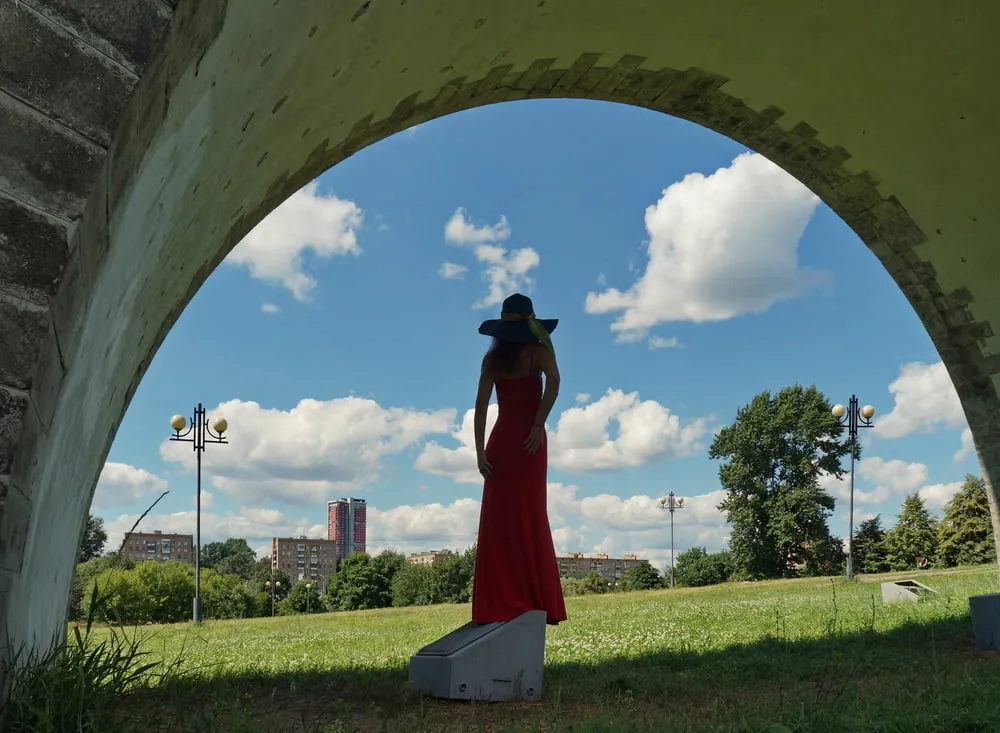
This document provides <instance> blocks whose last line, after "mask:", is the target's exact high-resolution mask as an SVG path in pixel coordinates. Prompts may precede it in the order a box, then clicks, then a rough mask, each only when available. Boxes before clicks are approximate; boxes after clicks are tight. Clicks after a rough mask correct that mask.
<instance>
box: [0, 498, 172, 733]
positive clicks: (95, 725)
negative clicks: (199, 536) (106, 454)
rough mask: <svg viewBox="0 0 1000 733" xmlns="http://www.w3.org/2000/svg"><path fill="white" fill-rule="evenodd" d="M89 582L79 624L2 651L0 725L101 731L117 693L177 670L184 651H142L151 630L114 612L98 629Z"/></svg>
mask: <svg viewBox="0 0 1000 733" xmlns="http://www.w3.org/2000/svg"><path fill="white" fill-rule="evenodd" d="M164 496H166V492H164V493H163V494H161V495H160V497H159V498H158V499H157V500H156V501H154V502H153V503H152V504H151V505H150V506H149V508H148V509H146V511H145V512H143V513H142V515H141V516H140V517H139V519H138V520H136V522H135V524H134V525H132V528H131V529H130V530H129V531H128V532H127V533H126V534H125V539H124V540H123V541H122V544H121V546H120V547H119V548H118V551H117V553H116V554H117V556H118V557H121V553H122V551H123V550H124V547H125V543H126V542H128V540H129V537H130V536H131V535H132V533H133V532H134V531H135V529H136V527H138V526H139V522H141V521H142V519H143V518H144V517H145V516H146V515H147V514H148V513H149V512H150V510H151V509H152V508H153V507H155V506H156V505H157V504H158V503H159V501H160V499H162V498H163V497H164ZM108 599H109V597H108V596H107V595H102V594H101V592H100V589H99V588H98V585H97V583H96V581H95V583H94V587H93V590H92V592H91V597H90V608H89V610H88V613H87V618H86V620H85V622H84V626H83V629H82V630H81V628H80V625H79V624H74V625H73V630H72V634H70V635H68V636H67V637H66V638H65V639H63V640H58V641H56V642H55V643H53V644H52V645H51V646H50V647H49V648H48V649H43V650H38V649H36V648H34V647H29V646H27V645H26V644H21V645H20V646H17V647H13V646H12V645H11V644H10V643H9V642H8V643H7V644H5V647H4V648H5V649H6V650H7V652H6V654H5V655H4V656H3V658H0V680H4V687H3V689H0V701H2V704H0V731H3V732H4V733H22V732H23V733H50V732H51V733H105V732H106V731H109V730H114V729H115V722H114V721H115V717H116V716H117V714H118V711H120V708H121V696H122V695H125V694H127V693H129V692H132V691H134V690H135V689H137V688H138V687H143V686H150V685H159V684H163V683H164V682H168V681H170V680H172V679H175V678H179V677H180V676H181V668H182V666H183V656H182V654H181V653H180V652H178V654H177V655H176V656H175V657H173V658H172V659H164V658H163V657H162V656H161V657H155V656H153V655H152V654H151V652H149V651H147V650H146V647H147V646H148V643H147V642H148V641H149V639H150V636H151V632H150V631H148V630H144V629H142V628H140V627H138V626H136V627H133V628H129V627H127V626H126V625H125V624H124V623H123V622H122V620H121V619H118V622H117V623H116V624H113V625H111V626H109V627H107V628H106V629H103V630H102V631H101V633H99V634H97V633H94V632H95V620H96V619H97V618H98V616H99V614H100V613H101V611H102V610H104V609H105V607H106V606H107V602H108Z"/></svg>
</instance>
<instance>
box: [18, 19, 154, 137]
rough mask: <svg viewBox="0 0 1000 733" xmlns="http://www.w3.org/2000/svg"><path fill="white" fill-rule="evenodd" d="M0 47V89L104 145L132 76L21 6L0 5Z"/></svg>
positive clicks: (131, 85)
mask: <svg viewBox="0 0 1000 733" xmlns="http://www.w3.org/2000/svg"><path fill="white" fill-rule="evenodd" d="M0 48H2V49H4V52H3V53H2V54H0V85H2V86H3V87H4V88H5V89H6V90H7V91H9V92H11V93H12V94H14V95H15V96H17V97H19V98H21V99H24V100H27V101H28V102H29V103H30V104H31V106H32V107H34V108H35V109H37V110H38V111H40V112H44V113H45V114H47V115H49V116H50V117H51V118H52V119H54V120H59V121H60V122H62V123H63V124H65V125H67V126H68V127H71V128H73V129H74V130H76V131H77V132H79V133H80V134H81V135H83V136H84V137H87V138H89V139H90V140H93V141H94V142H96V143H99V144H100V145H102V146H104V147H107V146H108V144H109V143H110V142H111V134H112V133H113V132H114V129H115V126H116V125H117V123H118V118H119V117H120V116H121V113H122V109H124V107H125V103H126V102H127V101H128V97H129V95H130V94H131V92H132V87H133V86H135V82H136V79H137V77H136V76H135V74H133V73H131V72H128V71H126V70H125V69H124V68H123V67H122V66H121V64H118V63H115V62H113V61H111V60H109V59H108V57H107V56H105V55H103V54H100V53H98V52H97V51H95V50H94V49H93V48H91V47H90V46H88V45H86V44H84V43H83V42H82V41H80V40H78V39H77V38H74V37H73V36H72V35H70V34H69V33H68V32H67V31H66V30H64V29H63V28H62V27H61V26H58V25H56V24H55V23H53V22H52V21H50V20H48V19H47V18H45V17H44V16H42V15H40V14H39V13H37V12H35V11H34V10H32V9H31V8H29V7H28V6H27V5H22V4H20V3H0Z"/></svg>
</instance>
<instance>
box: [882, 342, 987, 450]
mask: <svg viewBox="0 0 1000 733" xmlns="http://www.w3.org/2000/svg"><path fill="white" fill-rule="evenodd" d="M889 392H891V393H892V395H893V399H894V401H895V404H894V405H893V408H892V410H891V411H890V412H889V413H888V414H886V415H883V416H882V418H881V419H879V420H877V421H876V426H875V430H876V432H877V434H878V435H879V437H882V438H904V437H906V436H907V435H914V434H916V433H933V432H936V431H938V430H942V429H945V430H949V429H950V430H960V429H962V428H965V427H966V426H967V424H966V420H965V413H964V412H963V411H962V403H961V402H959V399H958V393H957V392H955V386H954V385H953V384H952V381H951V377H949V376H948V370H947V369H946V368H945V366H944V362H940V361H939V362H937V363H936V364H925V363H923V362H919V361H916V362H911V363H909V364H903V365H902V366H901V367H900V369H899V376H898V377H896V379H894V380H893V381H892V382H891V383H890V384H889ZM969 437H970V438H971V437H972V436H971V434H970V436H969Z"/></svg>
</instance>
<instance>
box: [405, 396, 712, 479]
mask: <svg viewBox="0 0 1000 733" xmlns="http://www.w3.org/2000/svg"><path fill="white" fill-rule="evenodd" d="M474 416H475V410H467V411H466V413H465V415H464V416H463V418H462V423H461V425H459V426H458V428H457V429H455V430H454V431H453V432H452V438H453V439H454V440H455V441H456V442H457V443H458V447H457V448H448V447H445V446H443V445H441V444H439V443H437V442H436V441H428V443H427V444H426V445H425V446H424V449H423V451H422V452H421V454H420V455H419V456H418V457H417V460H416V463H415V464H414V465H415V466H416V467H417V468H418V469H420V470H421V471H426V472H428V473H433V474H437V475H439V476H450V477H451V478H452V479H454V480H455V481H457V482H459V483H479V482H480V481H482V477H481V476H480V475H479V471H478V470H477V468H476V445H475V435H474V432H473V418H474ZM486 416H487V417H486V436H487V439H489V434H490V432H491V431H492V430H493V425H494V424H495V423H496V416H497V406H496V405H495V404H491V405H490V406H489V408H488V410H487V413H486ZM612 423H615V424H616V425H617V430H615V431H614V432H615V433H616V435H614V436H612V434H611V433H612ZM706 430H707V427H706V421H705V420H704V419H703V418H698V419H696V420H693V421H691V422H689V423H687V424H686V425H682V424H681V420H680V418H678V417H677V415H674V414H673V413H671V411H670V410H669V408H666V407H664V406H663V405H661V404H660V403H658V402H656V401H655V400H640V399H639V394H638V393H637V392H630V393H627V394H626V393H625V392H623V391H621V390H617V389H609V390H608V391H607V392H606V393H605V394H604V395H603V396H601V398H600V399H598V400H596V401H594V402H591V403H590V404H587V405H583V406H580V407H570V408H567V409H566V410H564V411H563V412H562V414H561V415H560V416H559V420H558V422H557V423H556V425H555V427H554V428H551V429H550V430H549V449H548V450H549V465H550V466H553V467H554V468H558V469H562V470H565V471H570V472H575V473H586V472H590V471H611V470H615V469H619V468H629V467H633V466H641V465H645V464H647V463H652V462H653V461H655V460H657V459H659V458H662V457H667V456H689V455H693V454H694V453H697V452H698V451H699V450H701V449H702V447H703V446H702V445H701V443H699V442H698V440H699V438H701V437H702V436H703V435H704V434H705V432H706Z"/></svg>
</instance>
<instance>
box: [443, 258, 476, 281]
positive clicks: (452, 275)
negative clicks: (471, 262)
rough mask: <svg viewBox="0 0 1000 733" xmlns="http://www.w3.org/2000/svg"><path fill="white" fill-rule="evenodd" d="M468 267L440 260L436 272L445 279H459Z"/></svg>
mask: <svg viewBox="0 0 1000 733" xmlns="http://www.w3.org/2000/svg"><path fill="white" fill-rule="evenodd" d="M468 269H469V268H468V267H466V266H465V265H458V264H456V263H454V262H442V263H441V269H440V270H438V274H439V275H440V276H441V277H442V278H444V279H445V280H459V279H461V278H462V276H463V275H465V273H466V272H467V271H468Z"/></svg>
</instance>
